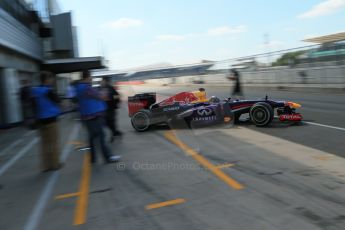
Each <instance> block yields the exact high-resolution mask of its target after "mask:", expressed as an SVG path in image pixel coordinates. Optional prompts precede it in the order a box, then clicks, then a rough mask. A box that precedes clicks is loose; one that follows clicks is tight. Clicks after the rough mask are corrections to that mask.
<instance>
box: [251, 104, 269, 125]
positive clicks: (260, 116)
mask: <svg viewBox="0 0 345 230" xmlns="http://www.w3.org/2000/svg"><path fill="white" fill-rule="evenodd" d="M253 118H254V120H255V122H256V123H259V124H261V123H264V122H265V121H266V120H267V112H266V111H265V110H264V109H262V108H257V109H256V110H255V111H254V113H253Z"/></svg>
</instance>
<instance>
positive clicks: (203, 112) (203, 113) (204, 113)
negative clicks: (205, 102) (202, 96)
mask: <svg viewBox="0 0 345 230" xmlns="http://www.w3.org/2000/svg"><path fill="white" fill-rule="evenodd" d="M212 112H213V111H212V109H210V108H202V109H198V110H197V113H198V114H199V115H200V116H209V115H211V114H212Z"/></svg>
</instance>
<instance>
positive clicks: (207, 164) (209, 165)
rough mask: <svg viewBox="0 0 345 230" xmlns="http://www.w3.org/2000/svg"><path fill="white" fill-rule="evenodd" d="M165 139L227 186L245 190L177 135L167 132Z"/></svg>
mask: <svg viewBox="0 0 345 230" xmlns="http://www.w3.org/2000/svg"><path fill="white" fill-rule="evenodd" d="M164 136H165V138H167V139H168V140H169V141H171V142H172V143H174V144H175V145H177V146H178V147H180V148H181V149H182V150H183V151H184V152H186V154H188V155H190V156H191V157H193V158H194V160H196V161H197V162H199V164H201V165H202V166H203V167H205V168H206V169H208V170H209V171H210V172H212V173H213V174H214V175H216V176H217V177H218V178H219V179H220V180H222V181H223V182H225V183H226V184H227V185H229V186H230V187H232V188H234V189H238V190H239V189H243V185H241V184H240V183H239V182H237V181H236V180H234V179H232V178H231V177H229V176H228V175H227V174H225V173H224V172H223V171H222V170H220V169H219V168H218V167H217V166H215V165H213V164H212V163H211V162H209V161H208V160H207V159H206V158H205V157H203V156H201V155H200V154H199V153H197V152H196V151H195V150H193V149H191V148H190V147H189V146H187V145H186V144H185V143H183V142H182V141H180V140H179V139H177V138H176V136H175V134H174V133H173V132H172V131H168V132H165V134H164Z"/></svg>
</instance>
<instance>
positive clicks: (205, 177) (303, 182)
mask: <svg viewBox="0 0 345 230" xmlns="http://www.w3.org/2000/svg"><path fill="white" fill-rule="evenodd" d="M206 88H207V87H206ZM122 90H123V91H122V92H123V94H126V95H133V94H134V93H137V92H145V91H146V92H148V91H157V92H158V93H159V94H160V95H162V97H164V96H168V95H171V94H173V93H174V92H178V91H185V90H193V89H191V87H188V88H187V87H179V88H177V87H148V86H140V87H139V86H131V87H127V88H122ZM228 91H229V90H228V89H227V88H222V87H217V88H212V87H210V88H207V92H208V95H209V96H210V95H216V96H219V97H225V96H227V95H228ZM245 96H246V98H257V97H264V96H265V92H263V91H261V90H251V91H246V95H245ZM269 96H271V97H274V98H278V99H289V100H292V101H296V102H300V103H302V105H303V109H302V110H301V112H302V113H303V114H304V117H305V119H306V121H308V122H312V123H306V124H304V125H301V126H288V125H281V124H279V123H277V122H274V123H273V124H272V126H271V127H268V128H260V129H259V128H256V127H254V126H252V125H250V124H248V123H244V124H240V125H238V126H235V127H234V128H231V129H224V128H218V127H214V128H207V129H197V130H189V129H183V128H182V129H177V130H174V131H171V130H170V129H169V127H157V128H155V129H152V130H151V131H150V132H145V133H137V132H135V131H133V129H132V127H131V126H130V123H129V119H128V117H127V110H126V106H125V104H124V105H123V107H122V110H121V111H120V113H119V122H120V128H121V130H122V131H123V132H124V133H125V136H124V137H123V138H122V139H116V140H115V142H114V143H112V144H109V146H110V147H111V148H112V150H113V152H114V153H120V154H122V155H123V160H122V162H120V163H118V164H110V165H109V164H108V165H106V164H103V163H102V159H101V157H100V154H99V162H98V163H97V164H96V165H93V166H90V165H89V164H87V162H88V161H87V152H78V151H76V150H75V148H76V147H78V146H83V145H85V144H84V142H85V140H86V134H85V130H84V129H83V128H82V126H81V124H80V122H78V121H76V120H75V119H74V118H75V117H73V115H68V116H65V117H63V118H62V119H61V120H60V132H61V152H62V156H63V157H62V160H63V161H65V163H66V164H65V167H64V168H63V169H62V170H60V171H58V172H49V173H40V171H39V139H38V138H37V137H38V135H37V132H36V131H28V130H25V129H22V128H16V129H12V130H7V131H2V132H1V133H0V147H1V151H0V213H1V215H0V229H6V230H7V229H28V230H31V229H43V230H44V229H153V230H155V229H188V230H190V229H236V230H237V229H246V230H247V229H254V230H257V229H265V230H267V229H279V230H281V229H289V230H290V229H291V230H292V229H293V230H295V229H313V230H314V229H332V230H333V229H337V230H342V229H344V226H345V167H344V165H345V159H344V156H345V152H344V151H345V148H344V146H345V144H344V140H345V131H344V130H343V129H342V128H345V116H343V114H344V112H345V106H344V101H345V95H335V94H303V93H293V92H277V91H274V92H269ZM85 159H86V160H85Z"/></svg>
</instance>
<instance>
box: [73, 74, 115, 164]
mask: <svg viewBox="0 0 345 230" xmlns="http://www.w3.org/2000/svg"><path fill="white" fill-rule="evenodd" d="M91 83H92V78H91V76H90V72H89V71H88V70H85V71H83V75H82V80H81V81H79V83H77V84H76V86H75V87H76V93H77V100H78V103H79V111H80V115H81V120H82V121H83V123H84V124H85V126H86V128H87V131H88V134H89V145H90V148H91V163H95V162H96V155H95V141H96V139H99V141H100V146H101V149H102V153H103V157H104V160H105V161H106V162H107V163H112V162H117V161H118V160H119V159H120V156H113V155H112V154H111V153H110V151H109V149H108V148H107V146H106V143H105V134H104V130H103V124H104V120H103V115H104V112H105V110H106V104H105V102H104V99H105V96H103V95H101V94H100V92H98V91H97V90H96V89H95V88H93V87H92V85H91Z"/></svg>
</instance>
